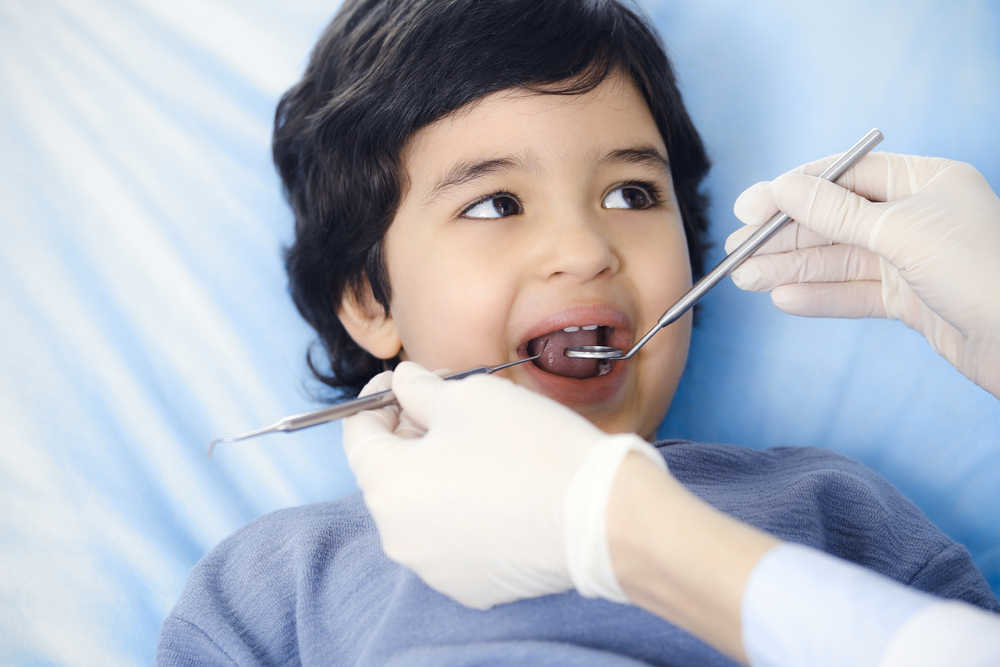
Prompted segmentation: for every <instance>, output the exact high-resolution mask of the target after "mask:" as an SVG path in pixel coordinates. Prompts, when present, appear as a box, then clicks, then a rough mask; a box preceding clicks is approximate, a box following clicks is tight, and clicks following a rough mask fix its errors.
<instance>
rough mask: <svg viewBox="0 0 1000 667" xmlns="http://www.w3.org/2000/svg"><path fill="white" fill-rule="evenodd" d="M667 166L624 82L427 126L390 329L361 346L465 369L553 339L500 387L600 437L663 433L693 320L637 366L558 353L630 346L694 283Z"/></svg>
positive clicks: (402, 226) (412, 171)
mask: <svg viewBox="0 0 1000 667" xmlns="http://www.w3.org/2000/svg"><path fill="white" fill-rule="evenodd" d="M666 156H667V152H666V147H665V145H664V143H663V139H662V138H661V136H660V133H659V131H658V130H657V128H656V124H655V122H654V121H653V117H652V115H651V114H650V112H649V109H648V108H647V106H646V104H645V102H644V100H643V99H642V96H641V95H640V93H639V92H638V91H637V90H636V89H635V87H634V86H633V85H632V84H631V82H627V81H625V80H624V79H622V78H620V77H610V78H609V79H608V80H606V81H605V82H604V83H603V84H602V85H601V86H599V87H598V88H596V89H595V90H593V91H591V92H590V93H587V94H584V95H578V96H560V95H546V94H533V93H527V92H523V91H502V92H500V93H496V94H494V95H491V96H489V97H487V98H485V99H483V100H482V101H480V102H478V103H476V104H474V105H471V106H470V107H468V108H464V109H462V110H460V111H459V112H457V113H454V114H452V115H451V116H449V117H447V118H444V119H442V120H439V121H437V122H435V123H433V124H432V125H430V126H427V127H425V128H424V129H422V130H420V131H419V132H417V133H416V134H415V135H414V136H413V137H412V138H411V140H410V142H409V144H408V145H407V149H406V151H405V152H404V160H405V167H406V174H407V177H408V179H409V184H408V185H409V187H408V189H407V190H406V194H405V197H404V199H403V201H402V204H401V206H400V207H399V211H398V213H397V215H396V217H395V219H394V220H393V222H392V225H391V226H390V228H389V231H388V234H387V236H386V239H385V247H384V249H385V257H386V262H387V267H388V273H389V281H390V284H391V286H392V301H391V304H390V313H389V317H388V318H386V319H385V320H384V321H381V320H380V321H379V322H378V323H372V327H373V328H372V329H370V331H371V330H374V329H375V328H377V329H379V333H378V335H379V336H381V338H380V339H379V341H380V342H379V343H378V344H376V345H366V344H365V341H364V340H360V341H359V342H360V343H361V344H362V345H365V347H367V348H368V349H369V350H370V351H373V352H374V353H376V355H377V356H382V357H389V356H392V355H393V354H395V353H396V352H400V353H401V354H402V356H403V358H405V359H410V360H412V361H416V362H419V363H420V364H422V365H423V366H425V367H427V368H430V369H439V368H448V369H451V370H453V371H457V370H462V369H465V368H470V367H473V366H478V365H482V364H486V365H495V364H501V363H505V362H509V361H514V360H516V359H518V358H524V357H526V356H531V355H532V354H535V353H537V351H538V350H539V349H540V348H541V347H542V345H543V344H544V342H545V340H546V339H548V340H549V341H550V342H549V344H548V347H547V348H546V350H545V354H544V363H542V364H541V367H539V365H537V364H538V362H536V363H535V364H533V363H527V364H522V365H520V366H517V367H514V368H511V369H509V370H506V371H504V374H505V375H506V376H507V377H509V378H510V379H512V380H513V381H514V382H516V383H518V384H521V385H524V386H526V387H529V388H531V389H533V390H535V391H538V392H539V393H542V394H545V395H547V396H549V397H551V398H554V399H555V400H557V401H559V402H560V403H563V404H565V405H567V406H569V407H571V408H572V409H574V410H576V411H577V412H579V413H580V414H582V415H583V416H585V417H587V418H588V419H590V420H591V421H592V422H594V423H595V424H596V425H597V426H599V427H600V428H602V429H604V430H605V431H608V432H612V433H615V432H636V433H639V434H640V435H642V436H644V437H646V438H652V437H653V435H654V434H655V430H656V427H657V426H658V425H659V423H660V421H661V420H662V418H663V415H664V414H665V413H666V411H667V408H668V406H669V405H670V401H671V399H672V398H673V394H674V390H675V389H676V387H677V382H678V380H679V379H680V375H681V372H682V371H683V368H684V362H685V359H686V357H687V350H688V342H689V339H690V335H691V320H690V317H689V316H685V317H684V318H683V319H681V320H680V321H678V322H676V323H674V324H672V325H670V326H669V327H667V328H666V329H665V330H663V331H661V332H660V333H658V334H657V335H656V336H655V337H654V338H653V339H652V340H650V342H649V343H647V344H646V345H645V347H643V349H642V350H641V351H640V352H639V353H637V354H636V356H635V357H633V358H632V359H631V360H629V361H626V362H617V363H610V362H602V363H599V362H595V361H586V360H576V361H573V360H570V359H568V358H566V357H564V356H563V354H562V350H563V348H565V347H566V346H567V345H586V344H607V345H613V346H615V347H619V348H622V349H623V350H627V349H628V348H629V347H631V346H632V345H633V344H634V342H635V341H636V340H638V339H639V337H640V336H642V335H643V334H644V333H646V331H648V330H649V329H650V328H651V327H652V326H653V325H654V324H655V323H656V322H657V320H658V319H659V317H660V315H662V314H663V312H664V311H665V310H666V309H667V308H668V307H669V306H670V305H672V304H673V303H674V301H675V300H676V299H678V298H679V297H680V296H681V295H682V294H683V293H684V292H685V291H686V290H687V289H688V288H689V287H690V285H691V270H690V264H689V260H688V249H687V243H686V240H685V236H684V230H683V227H682V223H681V217H680V213H679V212H678V208H677V204H676V201H675V197H674V189H673V183H672V180H671V176H670V171H669V167H668V165H667V163H666ZM594 325H599V326H598V328H597V329H594V328H593V326H594ZM577 327H578V328H579V329H580V330H579V331H574V328H577ZM566 328H569V331H564V329H566ZM386 341H388V346H386ZM373 348H377V349H373ZM392 348H395V349H392ZM400 348H401V349H400Z"/></svg>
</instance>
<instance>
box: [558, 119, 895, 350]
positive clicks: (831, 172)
mask: <svg viewBox="0 0 1000 667" xmlns="http://www.w3.org/2000/svg"><path fill="white" fill-rule="evenodd" d="M880 141H882V133H881V132H879V131H878V130H877V129H876V130H872V131H871V132H869V133H868V134H866V135H865V136H864V138H863V139H861V141H859V142H858V143H856V144H854V146H853V147H851V149H850V150H849V151H847V152H846V153H844V154H843V156H841V158H840V159H839V160H837V161H836V162H834V163H833V164H832V165H830V166H829V167H828V168H827V169H826V171H824V172H823V173H822V174H820V176H819V177H820V178H825V179H826V180H828V181H836V180H837V179H838V178H840V177H841V176H842V175H843V174H844V172H845V171H847V170H848V169H850V168H851V167H853V166H854V164H855V163H856V162H857V161H858V160H860V159H861V158H862V157H864V156H865V155H867V154H868V153H869V152H870V151H871V149H873V148H874V147H875V146H876V145H878V143H879V142H880ZM790 220H791V218H789V217H788V216H787V215H785V214H784V213H781V212H780V211H779V212H778V213H775V214H774V216H772V217H771V219H770V220H768V221H767V222H765V223H764V224H763V225H762V226H761V228H760V229H758V230H757V231H756V232H754V233H753V235H752V236H751V237H750V238H748V239H747V240H746V241H744V242H743V243H741V244H740V246H739V247H738V248H736V250H734V251H732V252H731V253H729V254H728V255H726V257H725V259H723V260H722V261H721V262H719V264H718V265H717V266H716V267H715V268H714V269H712V270H711V271H709V272H708V273H706V274H705V276H704V277H703V278H702V279H701V280H699V281H698V282H697V283H695V285H694V287H692V288H691V289H690V290H689V291H688V293H687V294H685V295H684V296H682V297H681V299H680V300H679V301H678V302H677V303H675V304H674V305H673V306H671V307H670V309H669V310H667V312H665V313H663V317H661V318H660V320H659V322H657V323H656V325H655V326H654V327H653V328H652V329H650V330H649V333H647V334H646V335H645V336H643V337H642V338H641V339H640V340H639V342H638V343H636V344H635V345H633V346H632V349H631V350H629V351H628V352H626V353H624V354H623V353H622V351H621V349H619V348H617V347H609V346H607V345H580V346H576V347H567V348H566V349H564V350H563V354H565V355H566V356H567V357H570V358H572V359H610V360H612V361H623V360H625V359H629V358H631V357H632V356H633V355H634V354H635V353H636V352H638V351H639V348H641V347H642V346H643V345H645V344H646V342H647V341H649V339H650V338H652V337H653V334H655V333H656V332H657V331H659V330H660V329H662V328H664V327H665V326H667V325H668V324H671V323H673V322H675V321H677V320H678V319H680V317H681V315H683V314H684V313H686V312H687V311H688V310H690V309H691V308H692V307H693V306H694V305H695V304H696V303H698V302H699V301H701V299H702V297H704V296H705V295H706V294H708V293H709V292H710V291H711V290H712V288H713V287H715V286H716V285H718V284H719V283H720V282H722V279H723V278H725V277H726V276H728V275H729V274H730V273H732V272H733V270H734V269H735V268H736V267H738V266H739V265H740V264H742V263H743V261H744V260H746V258H747V257H749V256H750V255H751V254H753V252H754V251H755V250H756V249H757V248H759V247H760V246H761V245H762V244H763V243H764V242H765V241H767V240H768V239H769V238H771V237H772V236H773V235H774V234H775V233H776V232H777V231H778V230H779V229H781V228H782V227H784V226H785V225H786V224H787V223H788V222H789V221H790Z"/></svg>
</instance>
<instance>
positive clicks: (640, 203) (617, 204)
mask: <svg viewBox="0 0 1000 667" xmlns="http://www.w3.org/2000/svg"><path fill="white" fill-rule="evenodd" d="M655 203H656V199H655V197H653V196H652V195H651V194H650V193H649V192H648V191H647V190H646V189H645V188H643V187H640V186H638V185H623V186H621V187H618V188H615V189H614V190H612V191H611V192H609V193H608V195H607V196H606V197H605V198H604V201H603V202H601V205H602V206H603V207H604V208H638V209H642V208H649V207H650V206H652V205H653V204H655Z"/></svg>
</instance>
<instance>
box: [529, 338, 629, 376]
mask: <svg viewBox="0 0 1000 667" xmlns="http://www.w3.org/2000/svg"><path fill="white" fill-rule="evenodd" d="M614 331H615V330H614V327H607V326H602V325H598V324H588V325H582V326H570V327H566V328H565V329H560V330H558V331H550V332H549V333H547V334H545V335H543V336H539V337H538V338H533V339H531V340H530V341H528V349H527V352H528V356H532V357H533V356H535V355H536V354H538V353H539V352H541V356H540V357H538V359H535V360H534V361H533V362H532V363H533V364H535V366H537V367H538V368H540V369H542V370H543V371H545V372H546V373H551V374H552V375H558V376H560V377H566V378H573V379H576V380H586V379H588V378H593V377H599V376H601V375H605V374H607V373H610V372H611V369H612V368H614V363H615V362H613V361H610V360H607V359H571V358H570V357H567V356H566V355H565V354H563V350H565V349H566V348H567V347H575V346H580V345H608V344H609V341H610V340H611V335H612V334H613V333H614ZM545 341H548V345H547V346H546V345H545ZM543 348H544V349H543Z"/></svg>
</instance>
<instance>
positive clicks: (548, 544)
mask: <svg viewBox="0 0 1000 667" xmlns="http://www.w3.org/2000/svg"><path fill="white" fill-rule="evenodd" d="M390 383H391V386H392V390H393V391H394V392H395V394H396V397H397V399H398V400H399V403H400V405H401V406H402V407H403V415H404V416H405V417H408V418H409V419H411V420H412V422H413V423H411V424H409V425H407V424H406V423H401V422H400V409H399V408H398V407H392V408H383V409H381V410H376V411H369V412H362V413H359V414H357V415H355V416H353V417H351V418H349V419H347V420H345V421H344V450H345V451H346V453H347V459H348V462H349V463H350V466H351V469H352V470H353V471H354V473H355V475H356V476H357V481H358V486H360V487H361V491H362V493H363V495H364V499H365V503H366V504H367V506H368V509H369V511H370V512H371V514H372V517H374V519H375V523H376V525H377V526H378V531H379V536H380V537H381V539H382V548H383V549H384V551H385V553H386V555H388V556H389V557H390V558H392V559H393V560H394V561H396V562H398V563H400V564H402V565H404V566H406V567H408V568H410V569H412V570H413V571H414V572H416V574H417V575H419V576H420V578H421V579H423V580H424V582H426V583H427V585H429V586H430V587H431V588H434V589H435V590H437V591H439V592H441V593H444V594H445V595H448V596H450V597H452V598H454V599H455V600H457V601H458V602H460V603H462V604H464V605H466V606H469V607H475V608H478V609H488V608H490V607H492V606H494V605H497V604H501V603H504V602H511V601H514V600H518V599H522V598H528V597H537V596H540V595H546V594H550V593H560V592H564V591H567V590H570V589H572V588H576V589H577V590H578V591H579V592H580V593H581V594H582V595H585V596H588V597H603V598H606V599H610V600H614V601H617V602H627V601H628V600H627V598H626V597H625V595H624V593H623V592H622V590H621V587H620V585H619V584H618V581H617V579H616V577H615V575H614V570H613V569H612V566H611V557H610V554H609V551H608V542H607V534H606V514H607V506H608V500H609V498H610V495H611V490H612V487H613V485H614V480H615V476H616V474H617V472H618V468H619V465H620V464H621V462H622V460H623V459H624V458H625V455H626V454H628V453H629V452H631V451H638V452H641V453H643V454H645V455H646V456H648V457H649V458H650V459H651V460H652V461H654V462H657V463H658V464H659V465H660V466H662V467H663V468H664V469H665V468H666V465H665V464H664V462H663V458H662V456H660V454H659V453H658V452H657V451H656V449H655V448H653V447H652V446H651V445H649V443H647V442H645V441H644V440H642V439H641V438H640V437H639V436H637V435H633V434H627V435H625V434H623V435H607V434H606V433H604V432H603V431H601V430H599V429H598V428H597V427H595V426H594V425H593V424H591V423H590V422H588V421H587V420H586V419H584V418H583V417H581V416H580V415H578V414H576V413H575V412H573V411H572V410H570V409H568V408H566V407H564V406H562V405H560V404H559V403H556V402H555V401H552V400H550V399H548V398H546V397H544V396H541V395H539V394H536V393H534V392H531V391H529V390H528V389H525V388H523V387H519V386H517V385H514V384H513V383H511V382H509V381H507V380H504V379H501V378H498V377H492V376H487V375H480V376H474V377H470V378H467V379H465V380H457V381H456V380H452V381H445V380H442V379H441V378H440V377H438V376H437V375H434V374H433V373H430V372H428V371H426V370H424V369H423V368H422V367H420V366H418V365H416V364H414V363H410V362H404V363H401V364H400V365H399V366H398V367H397V368H396V370H395V372H394V373H393V372H388V373H383V374H381V375H379V376H377V377H376V378H375V379H373V380H372V381H371V382H370V383H369V385H368V386H367V387H366V388H365V391H364V392H363V394H368V393H372V392H374V391H381V390H383V389H387V388H388V387H389V385H390ZM401 427H402V428H403V429H405V430H406V432H405V433H404V434H402V436H401V435H400V433H399V429H400V428H401ZM420 428H425V429H426V433H424V434H423V435H422V436H419V437H415V436H418V433H419V429H420Z"/></svg>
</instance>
